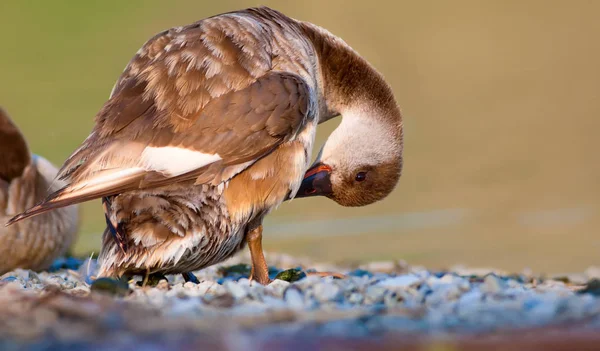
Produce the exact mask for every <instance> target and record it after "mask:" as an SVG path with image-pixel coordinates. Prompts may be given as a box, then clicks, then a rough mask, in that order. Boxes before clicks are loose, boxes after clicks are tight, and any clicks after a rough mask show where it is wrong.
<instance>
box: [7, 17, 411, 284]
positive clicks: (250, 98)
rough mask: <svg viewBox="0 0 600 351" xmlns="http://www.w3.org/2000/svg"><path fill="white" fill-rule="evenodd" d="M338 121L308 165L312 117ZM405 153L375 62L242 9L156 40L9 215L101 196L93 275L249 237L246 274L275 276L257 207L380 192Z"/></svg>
mask: <svg viewBox="0 0 600 351" xmlns="http://www.w3.org/2000/svg"><path fill="white" fill-rule="evenodd" d="M337 116H342V121H341V123H340V125H339V126H338V127H337V128H336V130H335V131H333V132H332V133H331V135H330V136H329V137H328V140H327V141H326V143H325V144H324V145H323V147H322V148H321V150H320V153H319V157H318V159H317V162H316V163H314V164H313V167H311V168H310V169H309V166H311V155H312V149H313V144H314V141H315V134H316V130H317V126H318V124H319V123H323V122H325V121H327V120H329V119H331V118H334V117H337ZM402 149H403V125H402V117H401V113H400V109H399V106H398V104H397V102H396V100H395V97H394V94H393V91H392V89H391V87H390V86H389V85H388V84H387V83H386V81H385V79H384V77H383V76H382V75H381V74H380V73H379V72H378V71H377V70H376V69H375V68H374V67H373V66H372V65H370V64H369V63H368V62H367V61H366V60H365V59H364V58H362V57H361V56H360V55H359V54H358V53H357V52H356V51H355V50H353V49H352V48H351V47H350V46H349V45H348V44H346V43H345V42H344V41H343V40H342V39H340V38H339V37H336V36H335V35H333V34H332V33H330V32H329V31H327V30H325V29H323V28H321V27H319V26H317V25H315V24H312V23H309V22H305V21H300V20H296V19H292V18H290V17H288V16H286V15H284V14H283V13H281V12H279V11H277V10H274V9H271V8H268V7H258V8H248V9H244V10H239V11H233V12H228V13H223V14H219V15H215V16H212V17H208V18H205V19H202V20H200V21H198V22H195V23H192V24H189V25H185V26H180V27H174V28H171V29H169V30H166V31H163V32H161V33H159V34H157V35H155V36H153V37H152V38H151V39H149V40H148V41H147V42H146V43H145V44H144V45H143V46H142V47H141V48H140V49H139V50H138V51H137V53H136V54H135V55H134V56H133V58H132V59H131V61H130V62H129V63H128V65H127V66H126V68H125V70H124V72H123V73H122V74H121V76H120V77H119V78H118V80H117V82H116V84H115V86H114V87H113V90H112V92H111V95H110V98H109V99H108V101H107V102H106V103H105V104H104V105H103V107H102V108H101V109H100V111H99V112H98V114H97V115H96V117H95V125H94V127H93V130H92V131H91V133H90V135H89V136H88V137H87V139H85V141H84V142H83V143H82V144H81V145H80V146H79V147H78V148H77V149H76V150H75V151H74V152H73V153H72V155H71V156H70V157H69V158H68V159H67V160H66V161H65V163H64V164H63V166H62V168H61V169H60V171H59V178H60V179H61V180H63V181H65V182H67V185H66V186H65V187H63V188H61V189H59V190H58V191H55V192H54V193H51V194H50V195H48V196H47V197H46V198H45V199H44V200H43V201H41V202H40V203H39V204H36V205H35V206H33V207H31V208H30V209H27V210H26V211H24V212H23V213H21V214H19V215H17V216H15V217H13V218H12V219H11V220H10V221H9V222H8V223H7V225H12V224H13V223H16V222H18V221H20V220H23V219H25V218H28V217H31V216H34V215H37V214H40V213H44V212H47V211H50V210H53V209H56V208H61V207H63V206H68V205H71V204H75V203H80V202H83V201H88V200H92V199H98V198H101V199H102V204H103V209H104V213H105V218H106V223H107V229H106V230H105V232H104V235H103V238H102V249H101V252H100V255H99V262H100V269H99V272H98V276H103V277H122V276H127V275H144V274H146V275H147V274H154V273H156V274H164V275H166V274H183V275H184V277H186V276H189V275H188V274H189V273H190V272H192V271H195V270H199V269H202V268H204V267H208V266H211V265H214V264H217V263H219V262H222V261H224V260H225V259H227V258H229V257H231V256H232V255H234V254H235V253H237V252H239V251H240V250H241V249H242V248H244V247H246V246H247V247H248V248H249V251H250V257H251V273H250V279H251V280H255V281H257V282H259V283H260V284H268V283H269V282H270V281H271V280H270V278H269V275H268V268H267V263H266V261H265V258H264V253H263V249H262V233H263V225H262V223H263V219H264V218H265V216H267V215H268V214H269V213H270V212H271V211H272V210H274V209H275V208H277V207H278V206H280V205H281V204H282V203H283V202H285V201H286V200H289V199H292V198H295V197H298V195H300V196H299V197H310V196H316V195H323V196H327V197H329V198H331V199H333V200H334V201H336V202H337V203H339V204H340V205H343V206H365V205H367V204H370V203H373V202H376V201H379V200H381V199H383V198H385V197H386V196H387V195H388V194H389V193H391V192H392V190H393V189H394V188H395V186H396V184H397V183H398V181H399V178H400V174H401V169H402ZM299 190H301V193H300V194H298V192H299Z"/></svg>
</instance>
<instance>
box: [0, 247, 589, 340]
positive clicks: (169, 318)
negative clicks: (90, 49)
mask: <svg viewBox="0 0 600 351" xmlns="http://www.w3.org/2000/svg"><path fill="white" fill-rule="evenodd" d="M267 261H268V262H269V263H271V264H273V265H274V267H298V269H308V271H310V270H311V269H316V270H318V271H338V272H342V273H344V274H346V275H347V278H345V279H334V278H332V277H325V278H322V277H317V276H310V275H309V276H308V277H303V274H302V273H301V272H300V271H294V272H293V273H295V274H290V272H285V274H284V275H283V276H285V277H286V278H289V277H290V276H294V277H295V278H300V279H299V280H297V281H293V282H291V283H290V282H288V281H284V280H280V279H276V280H274V281H273V283H271V284H270V285H268V286H261V285H259V284H257V283H255V282H252V283H251V282H249V281H248V279H247V274H248V267H247V265H245V264H243V262H249V259H248V257H247V256H246V255H242V256H240V257H235V258H233V259H231V260H229V261H228V262H225V263H224V264H222V265H219V266H214V267H210V268H208V269H205V270H202V271H199V272H196V275H197V277H198V279H199V280H200V284H194V283H191V282H187V283H186V282H184V281H183V279H182V277H181V276H179V275H177V276H168V277H167V280H159V281H147V282H146V285H145V286H140V285H141V284H142V283H143V282H142V281H140V279H141V278H140V279H136V280H134V281H130V282H128V283H127V282H122V283H119V282H115V281H111V282H106V281H103V280H98V281H96V282H95V283H94V284H93V285H92V284H91V283H92V282H94V280H93V277H94V272H95V269H96V262H95V260H86V261H84V262H83V263H82V262H80V261H78V260H74V259H68V260H63V261H59V262H57V263H56V265H55V267H54V269H53V271H51V272H41V273H34V272H31V271H27V270H17V271H14V272H10V273H7V274H5V275H3V276H2V277H0V308H1V309H2V315H3V317H2V318H1V319H0V349H1V350H47V349H59V348H61V349H77V350H85V349H94V350H102V349H106V350H120V349H123V350H125V349H132V348H135V349H138V350H143V349H148V350H167V349H172V348H178V349H196V348H198V347H211V349H215V350H219V349H223V350H250V349H263V348H269V349H285V350H294V349H298V350H301V349H302V350H303V349H305V348H306V347H311V346H316V345H319V346H320V347H321V348H324V347H325V346H324V345H328V346H327V347H325V348H326V349H335V348H341V349H345V350H347V349H372V347H373V345H377V346H379V347H380V348H382V349H385V348H386V347H387V346H389V347H391V348H393V349H401V348H402V347H405V348H407V349H413V348H414V347H416V346H415V345H417V344H418V345H423V344H424V343H426V344H430V343H432V342H434V343H438V344H439V343H441V344H439V345H454V346H453V347H454V348H452V349H456V347H458V346H457V345H460V347H459V348H460V349H478V348H477V347H476V346H477V345H475V348H469V347H471V346H473V345H471V344H469V343H470V342H472V341H473V338H474V337H475V336H477V338H478V339H477V340H485V339H481V338H482V337H483V336H486V335H488V336H489V335H496V336H498V335H500V336H504V337H506V336H511V338H512V340H513V341H512V342H513V343H514V340H516V338H522V341H523V342H525V341H526V340H528V339H527V337H526V336H527V335H529V336H531V331H532V330H534V331H535V330H542V331H544V330H546V331H547V330H552V333H551V334H552V335H554V336H556V335H558V334H557V333H558V332H567V331H573V330H575V331H576V332H577V333H584V334H585V333H586V332H588V331H589V333H590V335H597V334H600V333H596V332H597V331H600V298H599V297H600V281H598V280H595V279H598V278H600V269H598V268H589V269H588V270H586V271H585V272H584V273H580V274H569V275H562V276H556V277H546V278H544V277H539V276H534V275H532V274H529V273H527V272H525V273H520V274H508V273H506V272H501V271H494V270H489V269H468V268H465V267H453V268H452V269H450V270H448V271H442V272H432V271H428V270H426V269H425V268H423V267H414V266H409V265H407V264H406V263H404V262H374V263H370V264H367V265H364V266H360V267H335V266H328V265H319V264H313V263H311V262H310V261H307V260H299V259H295V258H292V257H289V256H285V255H275V254H270V255H267ZM61 266H63V267H67V268H61ZM77 266H79V267H78V268H76V267H77ZM68 267H70V268H72V269H69V268H68ZM271 273H272V277H273V278H274V277H275V276H276V275H277V274H278V273H280V271H279V270H278V269H276V268H273V269H272V270H271ZM280 277H282V275H280ZM150 285H154V286H150ZM548 328H551V329H548ZM536 335H538V336H539V335H550V334H548V333H547V332H538V334H536ZM569 335H571V336H572V333H571V334H569ZM586 335H587V334H586ZM566 337H567V336H565V338H566ZM586 338H587V336H586V337H583V339H585V340H587V342H592V344H593V345H598V346H599V347H600V337H598V338H596V339H593V340H592V341H590V340H588V339H586ZM534 339H535V338H534ZM580 339H581V338H580ZM494 340H495V341H494V342H499V340H500V339H498V338H496V339H494ZM536 340H539V337H538V339H536ZM561 340H565V339H564V338H563V339H561ZM481 342H485V341H481ZM363 343H364V344H363ZM374 343H375V344H374ZM456 343H460V344H456ZM388 344H389V345H388ZM436 345H437V344H436ZM469 345H470V346H469ZM482 345H483V344H479V346H481V347H482V348H488V347H489V345H487V346H482ZM558 345H559V343H557V342H556V341H553V342H550V343H549V345H547V347H545V348H543V349H549V347H550V346H553V347H555V348H554V349H557V348H556V347H557V346H558ZM513 346H514V345H513ZM570 346H571V347H572V346H573V344H572V343H570ZM441 349H444V348H441Z"/></svg>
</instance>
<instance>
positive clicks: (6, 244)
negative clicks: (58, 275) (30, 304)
mask: <svg viewBox="0 0 600 351" xmlns="http://www.w3.org/2000/svg"><path fill="white" fill-rule="evenodd" d="M57 173H58V169H57V168H56V167H55V166H54V165H53V164H52V163H50V162H49V161H48V160H46V159H45V158H43V157H41V156H38V155H35V154H32V153H31V152H30V151H29V147H28V146H27V141H26V140H25V137H24V136H23V134H22V133H21V131H20V130H19V129H18V128H17V126H16V125H15V123H14V122H13V121H12V120H11V118H10V117H9V115H8V113H7V112H6V111H5V110H4V109H2V108H0V220H2V222H5V221H7V220H8V219H10V218H11V217H12V216H14V215H16V214H18V213H20V212H22V211H25V210H26V209H27V208H29V207H31V206H33V205H35V204H36V203H37V202H39V201H41V200H43V199H44V197H45V196H46V194H47V191H48V189H53V190H58V189H59V188H61V187H63V186H64V185H65V184H64V182H60V181H59V182H54V178H55V177H56V175H57ZM78 225H79V210H78V206H77V205H74V206H68V207H64V208H61V209H58V210H56V211H53V212H50V213H45V214H43V215H40V216H38V217H35V218H31V219H30V220H27V221H23V222H22V223H18V224H17V225H15V226H12V227H0V275H3V274H5V273H7V272H10V271H13V270H15V269H17V268H22V269H31V270H34V271H41V270H45V269H48V268H49V267H50V265H51V264H52V263H53V262H54V260H56V259H57V258H59V257H61V256H63V255H65V254H66V252H67V251H68V249H69V248H70V247H71V245H72V244H73V243H74V241H75V239H76V234H77V230H78Z"/></svg>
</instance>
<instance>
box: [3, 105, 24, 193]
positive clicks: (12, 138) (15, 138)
mask: <svg viewBox="0 0 600 351" xmlns="http://www.w3.org/2000/svg"><path fill="white" fill-rule="evenodd" d="M30 162H31V154H30V153H29V148H28V147H27V142H26V141H25V138H24V137H23V134H21V132H20V131H19V128H17V126H16V125H15V124H14V123H13V122H12V120H11V119H10V117H9V116H8V114H7V113H6V112H5V111H4V110H3V109H2V108H0V179H2V180H4V181H5V182H7V183H10V182H11V180H13V179H14V178H17V177H20V176H21V175H22V174H23V171H24V170H25V167H27V165H29V163H30Z"/></svg>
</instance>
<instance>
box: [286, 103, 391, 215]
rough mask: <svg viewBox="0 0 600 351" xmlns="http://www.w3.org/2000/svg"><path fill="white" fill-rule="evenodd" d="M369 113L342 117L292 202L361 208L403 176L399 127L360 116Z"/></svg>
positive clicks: (361, 112)
mask: <svg viewBox="0 0 600 351" xmlns="http://www.w3.org/2000/svg"><path fill="white" fill-rule="evenodd" d="M373 112H374V111H356V112H355V113H354V112H351V113H346V114H344V117H343V119H342V123H341V124H340V126H339V127H338V128H336V130H334V131H333V133H332V134H331V135H330V136H329V138H328V139H327V141H326V142H325V144H324V145H323V147H322V148H321V151H320V152H319V155H318V157H317V159H316V161H315V163H314V164H313V165H312V166H311V167H310V168H309V169H308V171H307V172H306V174H305V176H304V179H303V181H302V183H301V185H300V189H299V190H298V192H297V193H296V198H300V197H309V196H326V197H328V198H330V199H332V200H334V201H335V202H337V203H338V204H340V205H342V206H365V205H369V204H372V203H374V202H377V201H379V200H382V199H383V198H385V197H386V196H388V195H389V194H390V193H391V192H392V190H393V189H394V188H395V187H396V184H397V183H398V180H399V178H400V173H401V171H402V128H401V126H398V125H397V124H396V123H395V122H394V120H392V119H387V118H378V117H376V118H365V117H364V114H366V113H373ZM400 123H401V122H400Z"/></svg>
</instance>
